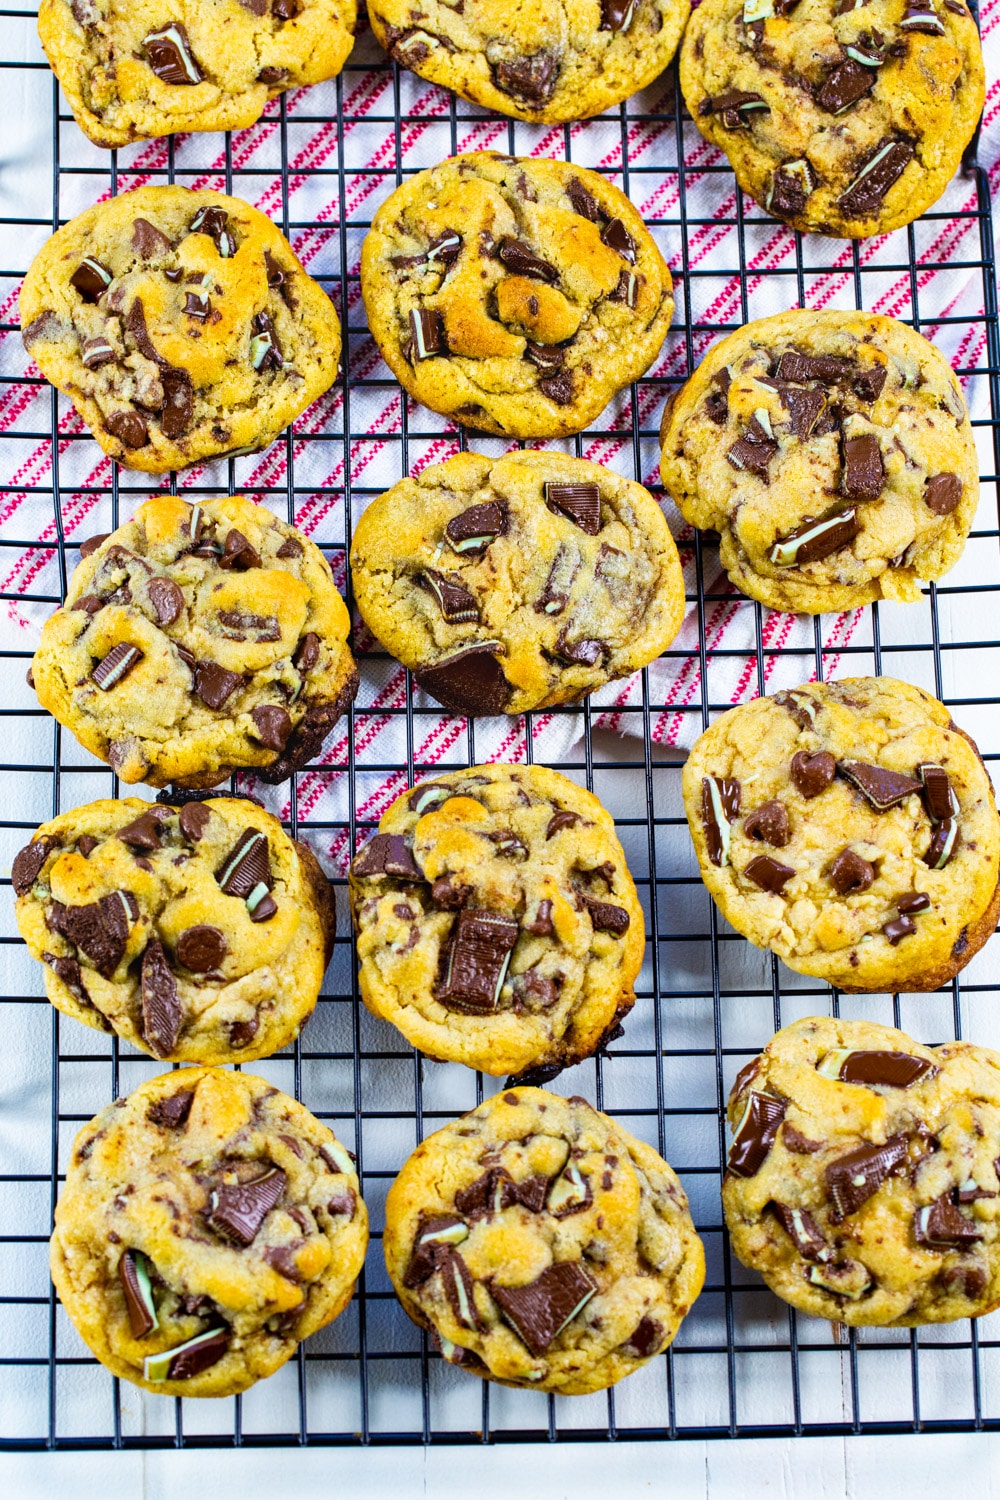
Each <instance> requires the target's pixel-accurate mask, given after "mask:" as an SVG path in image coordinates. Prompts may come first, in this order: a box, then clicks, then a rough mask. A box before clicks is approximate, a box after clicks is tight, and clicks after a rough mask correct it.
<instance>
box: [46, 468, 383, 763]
mask: <svg viewBox="0 0 1000 1500" xmlns="http://www.w3.org/2000/svg"><path fill="white" fill-rule="evenodd" d="M95 541H97V543H98V545H97V546H96V548H95V547H94V545H93V544H94V542H95ZM84 550H85V553H86V555H85V556H84V557H83V559H82V561H81V562H80V564H79V565H78V567H77V568H76V569H75V570H74V573H73V577H72V579H71V580H70V585H69V589H68V591H67V595H66V602H65V604H64V606H63V608H62V609H60V610H59V611H58V612H57V613H56V614H54V615H53V616H52V617H51V619H49V620H47V621H46V623H45V625H44V627H43V629H42V638H41V642H40V644H39V647H38V650H37V651H36V653H35V656H34V660H33V662H32V669H31V670H32V676H33V680H34V686H35V691H36V693H37V694H38V701H39V702H40V703H41V705H42V707H43V708H46V709H48V711H49V712H50V713H51V714H53V715H54V716H55V718H57V719H58V720H59V722H60V724H64V725H65V726H66V727H67V728H68V729H71V730H72V731H73V733H74V734H75V735H76V737H77V739H78V740H79V741H80V743H81V744H82V745H83V746H85V748H86V749H88V750H90V751H91V752H92V754H94V755H97V756H99V757H100V759H101V760H104V761H107V762H108V764H109V765H111V766H112V767H113V769H114V770H115V771H116V772H117V773H118V775H119V776H120V777H121V779H122V780H123V781H126V782H135V781H148V782H149V783H150V785H152V786H166V785H167V784H168V783H173V784H174V785H175V786H183V787H189V788H190V787H202V788H204V787H212V786H216V785H217V784H218V783H219V782H220V781H222V780H224V779H225V777H227V776H229V775H230V773H231V772H232V771H234V770H239V769H241V768H247V769H249V768H252V769H253V770H255V771H256V772H257V774H258V775H259V776H260V777H261V778H262V779H263V780H265V781H270V782H279V781H283V780H284V779H285V778H286V777H288V776H290V775H291V774H292V772H293V771H295V770H298V769H299V768H300V767H301V766H303V765H304V764H305V763H306V761H308V760H310V759H311V758H312V757H313V756H315V755H316V754H318V752H319V750H320V748H321V746H322V744H323V740H324V739H325V737H326V735H327V734H328V733H329V731H330V729H332V727H333V725H334V724H335V723H336V721H337V719H338V718H339V717H340V716H341V714H342V713H343V712H344V711H345V710H346V708H347V707H348V706H349V704H350V703H351V701H352V699H353V698H354V694H355V693H356V691H357V686H358V673H357V669H356V667H355V665H354V658H353V657H352V655H351V652H350V648H349V647H348V644H347V640H348V636H349V634H350V618H349V616H348V613H347V606H346V605H345V604H344V601H343V599H342V598H341V597H340V593H339V592H338V590H337V586H336V584H335V583H334V581H333V576H332V574H331V572H330V566H329V563H328V562H327V561H326V559H325V558H324V556H323V554H322V553H321V552H320V550H319V548H318V547H317V546H316V544H315V542H311V541H309V539H308V538H307V537H304V536H302V534H301V533H300V532H298V531H296V530H295V528H294V527H292V526H289V525H288V524H287V523H286V522H284V521H279V520H278V518H277V517H276V516H273V515H272V514H271V512H270V511H269V510H266V509H265V508H264V507H263V506H257V505H253V504H252V503H251V502H250V501H249V500H244V499H242V498H241V497H239V496H229V497H227V498H224V499H220V500H206V501H205V503H204V504H203V505H190V504H189V503H188V502H187V501H186V500H181V499H179V498H177V497H175V496H172V495H163V496H160V497H158V498H155V499H153V500H147V501H145V502H144V504H142V505H141V506H140V507H139V509H138V510H137V511H136V514H135V517H134V519H133V520H131V521H128V522H126V524H125V525H124V526H119V528H118V530H117V531H115V532H112V533H111V534H110V535H109V536H106V537H103V538H92V539H91V541H90V543H84Z"/></svg>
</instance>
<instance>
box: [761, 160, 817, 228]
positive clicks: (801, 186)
mask: <svg viewBox="0 0 1000 1500" xmlns="http://www.w3.org/2000/svg"><path fill="white" fill-rule="evenodd" d="M815 186H816V174H815V172H814V171H813V169H812V166H811V165H810V163H809V162H808V161H807V159H806V158H805V157H804V156H802V157H798V158H797V159H796V160H795V161H783V162H782V163H781V164H780V166H778V167H777V168H775V171H774V173H773V175H772V177H771V186H770V189H769V191H768V193H767V201H766V203H765V205H764V207H765V208H766V209H767V210H768V212H769V213H773V214H776V215H777V217H778V218H781V219H784V218H787V219H794V218H797V217H798V215H799V214H801V212H802V210H803V209H804V208H805V206H806V199H807V198H808V197H809V194H810V193H811V192H812V190H813V188H814V187H815Z"/></svg>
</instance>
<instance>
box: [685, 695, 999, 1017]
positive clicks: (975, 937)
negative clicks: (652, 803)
mask: <svg viewBox="0 0 1000 1500" xmlns="http://www.w3.org/2000/svg"><path fill="white" fill-rule="evenodd" d="M683 787H684V806H685V808H686V810H687V816H688V823H689V824H690V827H691V837H692V839H693V840H694V847H695V852H696V853H697V856H698V863H699V865H700V867H701V875H702V879H703V880H704V882H705V884H706V886H707V887H708V889H709V892H710V893H711V895H712V897H713V899H714V900H715V902H716V903H717V905H718V907H719V910H720V911H721V912H722V915H723V916H724V917H725V918H726V920H727V921H728V922H731V923H732V925H733V926H734V927H735V928H736V930H737V932H741V933H742V934H743V936H744V937H747V938H749V939H750V941H751V942H752V943H754V944H755V945H756V946H757V947H758V948H770V949H771V950H772V952H774V953H777V954H778V956H779V958H783V959H784V961H785V963H786V964H787V965H788V966H789V968H790V969H795V970H797V971H798V972H799V973H800V974H815V975H817V976H819V977H820V978H821V979H826V980H828V981H829V982H830V983H831V984H835V985H837V986H838V987H839V988H840V989H844V990H857V991H869V990H892V991H898V990H934V989H937V988H938V987H939V986H940V985H942V984H946V983H947V982H948V981H949V980H950V979H952V978H953V977H954V975H955V974H957V973H958V971H959V970H960V969H963V968H964V967H965V965H966V964H967V963H968V962H969V960H970V959H971V958H972V957H973V955H974V954H976V953H977V952H978V951H979V949H980V948H981V947H982V946H983V944H984V943H985V942H986V940H987V938H989V937H990V935H991V934H992V933H993V931H994V929H995V927H996V923H997V916H998V914H1000V886H998V883H997V868H998V860H1000V821H998V819H997V810H996V804H995V803H994V800H993V788H992V787H991V785H990V778H989V776H988V775H987V772H986V769H985V767H984V765H983V762H982V760H981V759H980V756H979V751H978V750H977V749H976V747H975V745H974V744H973V742H972V740H971V739H970V738H969V736H968V735H967V734H965V733H964V732H963V731H962V730H961V729H959V728H958V726H957V725H956V724H954V723H953V722H952V720H951V717H950V715H949V713H948V710H947V709H946V708H945V707H944V705H943V704H941V703H938V702H937V700H936V699H934V698H932V697H931V696H930V694H929V693H925V692H922V691H921V689H919V688H915V687H910V686H909V684H908V683H905V682H897V681H896V680H895V679H894V678H892V677H847V678H844V679H843V680H842V681H840V682H828V683H820V682H809V683H806V685H805V686H804V687H801V688H796V689H793V690H792V691H791V692H782V693H776V694H775V695H774V697H773V698H758V699H756V700H755V701H754V702H752V703H746V704H743V705H742V706H741V707H739V708H733V709H730V710H729V712H728V713H725V714H723V715H722V717H721V718H720V719H717V720H716V722H715V723H714V724H713V725H712V727H711V728H710V729H708V730H706V732H705V733H704V734H703V735H702V736H701V738H700V739H699V740H698V741H697V743H696V744H695V746H694V748H693V749H692V751H691V754H690V756H689V757H688V760H687V764H686V765H685V767H684V779H683Z"/></svg>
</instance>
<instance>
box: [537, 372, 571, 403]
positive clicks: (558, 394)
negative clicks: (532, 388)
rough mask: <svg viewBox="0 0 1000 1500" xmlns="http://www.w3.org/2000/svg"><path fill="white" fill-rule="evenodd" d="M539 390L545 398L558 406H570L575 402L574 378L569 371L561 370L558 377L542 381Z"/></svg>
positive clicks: (539, 383) (554, 376)
mask: <svg viewBox="0 0 1000 1500" xmlns="http://www.w3.org/2000/svg"><path fill="white" fill-rule="evenodd" d="M538 389H539V390H540V391H541V393H542V395H543V396H547V397H548V398H549V400H550V401H554V402H555V404H556V406H570V405H571V404H572V401H573V376H572V374H571V372H570V371H569V370H560V372H559V374H558V375H553V376H552V377H551V378H550V379H547V380H540V381H539V382H538Z"/></svg>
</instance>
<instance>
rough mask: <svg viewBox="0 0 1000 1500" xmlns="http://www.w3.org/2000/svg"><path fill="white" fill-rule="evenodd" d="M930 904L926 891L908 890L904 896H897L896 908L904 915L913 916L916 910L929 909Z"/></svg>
mask: <svg viewBox="0 0 1000 1500" xmlns="http://www.w3.org/2000/svg"><path fill="white" fill-rule="evenodd" d="M930 904H931V898H930V896H928V894H927V892H926V891H908V892H907V894H906V895H905V896H899V897H898V898H897V900H896V910H897V911H900V912H902V913H903V914H904V915H905V916H915V915H916V913H917V912H921V911H927V910H929V908H930Z"/></svg>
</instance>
